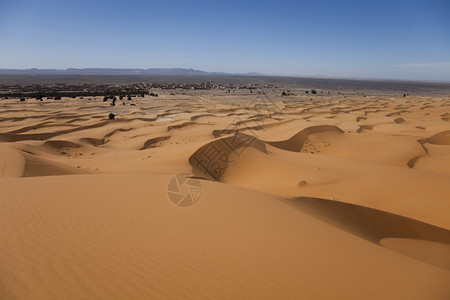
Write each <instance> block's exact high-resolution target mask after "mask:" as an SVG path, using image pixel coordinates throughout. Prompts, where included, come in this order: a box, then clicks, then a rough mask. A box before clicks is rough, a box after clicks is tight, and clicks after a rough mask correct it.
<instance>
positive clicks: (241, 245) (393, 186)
mask: <svg viewBox="0 0 450 300" xmlns="http://www.w3.org/2000/svg"><path fill="white" fill-rule="evenodd" d="M309 88H311V87H308V88H306V87H301V88H296V89H292V90H291V91H292V95H290V96H280V94H281V91H282V90H281V89H285V87H281V86H280V87H279V88H273V87H270V88H269V87H267V88H266V89H265V90H264V94H259V95H255V93H256V91H254V92H255V93H254V94H253V95H252V94H250V93H249V92H248V90H236V94H233V93H225V92H224V91H214V90H211V91H196V90H192V91H191V90H186V91H183V94H181V93H180V91H178V90H175V91H166V90H161V91H159V90H158V94H159V96H158V97H151V98H150V97H147V98H136V99H133V100H132V101H126V102H124V104H125V105H123V104H122V103H119V104H118V105H116V106H111V105H110V104H109V103H103V102H102V99H100V98H94V99H93V100H89V99H86V98H85V99H69V98H68V99H63V101H62V102H58V101H53V100H48V101H45V102H40V101H38V102H31V101H26V102H25V103H23V102H20V101H19V100H18V99H3V100H2V103H1V104H0V107H1V108H2V109H1V110H0V116H1V118H0V177H1V180H0V206H1V208H2V209H1V210H0V226H1V227H2V230H1V231H0V298H2V299H16V298H17V299H96V298H99V299H105V298H108V299H124V298H142V299H146V298H193V299H198V298H228V299H230V298H231V299H235V298H271V299H273V298H306V299H310V298H313V299H317V298H330V299H349V298H357V299H367V298H369V299H371V298H372V299H380V298H387V299H413V298H419V299H448V295H450V289H449V287H450V261H449V258H450V253H449V251H450V233H449V230H450V218H449V214H448V211H449V210H450V204H449V195H450V186H449V184H448V183H449V182H450V127H449V126H450V125H449V124H450V123H449V122H448V118H449V113H448V112H446V109H448V107H449V105H450V99H448V96H441V95H436V96H434V95H432V96H430V95H423V96H422V95H413V93H411V95H408V96H407V97H403V95H402V94H403V93H400V94H399V95H395V94H385V93H382V92H379V91H363V92H364V94H363V93H361V92H359V93H357V92H356V91H353V90H352V91H341V90H339V91H331V93H330V94H327V93H326V90H324V93H320V92H322V91H320V90H318V94H317V95H314V96H313V95H311V94H308V95H307V94H305V92H304V91H305V90H307V89H309ZM279 89H280V90H279ZM341 93H342V94H341ZM109 113H114V115H115V119H114V120H109V119H108V115H109ZM176 174H188V175H186V176H188V177H189V178H190V180H193V181H195V182H196V188H197V189H196V190H195V191H194V190H191V189H190V187H189V186H186V185H181V186H180V187H178V186H174V185H173V182H176V181H174V178H175V179H176V178H177V177H174V175H176ZM189 174H191V175H189ZM199 187H201V188H199ZM177 188H178V190H175V191H174V190H173V189H177ZM199 189H200V193H199V194H196V195H200V198H199V200H198V201H197V202H195V205H193V206H191V207H182V208H180V207H178V206H177V205H175V204H174V203H173V202H172V201H171V198H170V197H169V196H170V195H173V194H174V193H175V194H177V197H179V198H180V197H183V196H184V195H190V196H191V198H192V197H193V195H194V194H193V193H194V192H199ZM178 194H179V195H178ZM182 199H183V198H182ZM183 203H194V202H183Z"/></svg>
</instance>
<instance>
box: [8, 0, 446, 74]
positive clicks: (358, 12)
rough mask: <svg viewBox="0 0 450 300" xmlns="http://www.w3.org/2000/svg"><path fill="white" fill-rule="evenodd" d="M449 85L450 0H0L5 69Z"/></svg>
mask: <svg viewBox="0 0 450 300" xmlns="http://www.w3.org/2000/svg"><path fill="white" fill-rule="evenodd" d="M70 67H75V68H85V67H114V68H172V67H177V68H178V67H179V68H194V69H201V70H205V71H218V72H232V73H245V72H261V73H265V74H280V75H298V76H332V77H355V78H388V79H417V80H442V81H450V0H442V1H441V0H420V1H419V0H409V1H403V0H398V1H396V0H391V1H385V0H377V1H375V0H373V1H366V0H360V1H349V0H345V1H338V0H336V1H332V0H317V1H283V0H281V1H264V0H263V1H244V0H241V1H234V0H231V1H220V2H219V1H186V0H184V1H172V0H166V1H115V0H113V1H95V0H91V1H85V0H79V1H65V0H59V1H53V0H35V1H30V0H0V68H70Z"/></svg>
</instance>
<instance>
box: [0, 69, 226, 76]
mask: <svg viewBox="0 0 450 300" xmlns="http://www.w3.org/2000/svg"><path fill="white" fill-rule="evenodd" d="M0 74H17V75H52V74H55V75H63V74H65V75H226V73H220V72H205V71H200V70H194V69H181V68H164V69H161V68H151V69H115V68H86V69H76V68H69V69H35V68H33V69H0Z"/></svg>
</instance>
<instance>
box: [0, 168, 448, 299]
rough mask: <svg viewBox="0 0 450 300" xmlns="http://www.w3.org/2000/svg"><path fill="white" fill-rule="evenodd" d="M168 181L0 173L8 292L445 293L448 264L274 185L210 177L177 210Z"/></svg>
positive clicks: (1, 259)
mask: <svg viewBox="0 0 450 300" xmlns="http://www.w3.org/2000/svg"><path fill="white" fill-rule="evenodd" d="M169 179H170V177H168V176H158V177H157V176H150V175H145V176H136V175H83V176H56V177H37V178H25V179H4V180H2V181H0V195H1V197H0V199H1V202H0V204H1V206H2V208H3V209H2V210H1V211H0V222H1V224H0V226H1V227H2V228H3V230H2V231H1V233H0V241H1V245H3V246H2V247H1V255H0V265H1V266H2V272H1V277H0V278H1V283H2V284H1V288H0V294H1V295H2V298H10V297H11V298H15V297H17V298H22V299H23V298H30V297H31V298H35V299H36V298H39V299H52V298H73V299H80V298H90V297H96V298H122V299H123V298H137V297H168V296H171V297H186V298H199V297H211V296H214V295H215V296H224V297H227V298H234V297H271V298H273V297H282V298H286V297H300V296H301V297H308V298H310V297H317V296H319V295H321V296H322V297H327V298H328V297H331V298H348V297H363V295H364V298H371V297H373V298H380V297H383V298H386V297H389V298H399V297H400V298H411V297H413V298H416V297H418V298H427V297H432V298H445V296H446V295H448V293H450V289H449V287H450V272H449V271H446V270H444V269H442V268H437V267H435V266H432V265H429V264H426V263H423V262H421V261H418V260H415V259H412V258H409V257H407V256H403V255H400V254H397V253H396V252H392V251H391V250H388V249H385V248H382V247H379V246H376V245H375V244H373V243H370V242H368V241H366V240H364V239H361V238H359V237H357V236H355V235H352V234H349V233H346V232H345V231H342V230H340V229H338V228H336V227H335V226H330V225H328V224H326V223H323V222H322V221H320V220H318V219H315V218H314V217H311V216H309V215H308V214H305V213H303V212H301V211H300V210H297V209H294V208H293V207H292V206H290V205H287V204H286V203H284V202H282V201H280V200H278V199H277V198H276V197H273V196H270V195H267V194H263V193H259V192H255V191H251V190H246V189H243V188H238V187H232V186H228V185H224V184H220V183H212V182H205V181H204V182H202V185H203V195H202V198H201V200H200V201H199V202H198V203H197V204H196V205H195V206H193V207H191V208H187V209H180V208H178V207H176V206H174V205H173V204H172V203H171V202H170V201H168V200H167V197H166V184H167V182H168V181H169ZM361 217H364V215H362V216H361ZM381 220H382V219H381Z"/></svg>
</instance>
